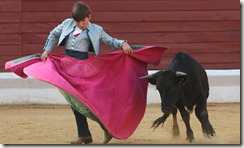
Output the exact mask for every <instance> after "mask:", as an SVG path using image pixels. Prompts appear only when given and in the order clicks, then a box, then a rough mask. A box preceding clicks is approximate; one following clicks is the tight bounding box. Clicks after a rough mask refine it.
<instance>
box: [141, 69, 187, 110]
mask: <svg viewBox="0 0 244 148" xmlns="http://www.w3.org/2000/svg"><path fill="white" fill-rule="evenodd" d="M140 79H147V80H148V82H149V83H151V84H152V85H156V88H157V90H158V91H159V94H160V97H161V101H162V102H161V109H162V112H164V113H171V112H172V111H173V108H174V107H175V104H176V102H177V101H178V100H179V99H180V97H181V94H182V92H183V86H184V85H185V84H186V82H187V74H186V73H183V72H179V71H172V70H165V71H159V72H157V73H154V74H151V75H147V76H143V77H140Z"/></svg>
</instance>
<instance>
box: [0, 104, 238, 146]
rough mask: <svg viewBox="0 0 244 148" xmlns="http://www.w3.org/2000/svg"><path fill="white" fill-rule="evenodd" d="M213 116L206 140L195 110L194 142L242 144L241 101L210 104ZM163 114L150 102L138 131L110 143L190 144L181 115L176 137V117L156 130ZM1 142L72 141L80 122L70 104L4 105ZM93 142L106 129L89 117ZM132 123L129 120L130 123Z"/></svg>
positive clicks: (46, 142) (2, 108)
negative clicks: (212, 133)
mask: <svg viewBox="0 0 244 148" xmlns="http://www.w3.org/2000/svg"><path fill="white" fill-rule="evenodd" d="M208 112H209V119H210V122H211V124H212V125H213V127H214V129H215V131H216V137H214V138H212V139H206V138H205V137H204V136H203V134H202V130H201V125H200V122H199V121H198V119H197V118H196V116H195V114H194V112H193V113H192V114H191V121H190V123H191V127H192V130H193V132H194V136H195V143H194V144H238V145H240V144H241V131H240V130H241V127H240V126H241V118H240V112H241V109H240V103H216V104H214V103H211V104H208ZM161 115H162V113H161V110H160V104H150V105H147V108H146V113H145V116H144V117H143V119H142V121H141V123H140V125H139V126H138V128H137V129H136V131H135V132H134V133H133V134H132V135H131V136H130V137H129V138H128V139H125V140H120V139H115V138H113V139H112V140H111V141H110V142H109V143H108V144H120V145H122V144H189V143H188V142H187V141H186V140H185V138H186V129H185V125H184V123H183V121H182V119H181V117H180V114H178V123H179V127H180V136H179V137H178V138H173V137H172V135H171V130H172V116H170V117H169V118H168V119H167V121H166V122H165V124H164V126H163V127H162V126H159V127H158V128H157V129H155V130H154V131H153V129H152V128H150V127H151V125H152V122H153V121H154V120H155V119H157V118H158V117H160V116H161ZM0 117H1V120H0V143H1V144H69V142H70V141H71V140H74V139H76V138H77V137H76V136H77V132H76V123H75V119H74V116H73V113H72V111H71V109H70V106H69V105H1V106H0ZM88 122H89V127H90V131H91V133H92V137H93V143H92V144H101V143H102V141H103V131H102V129H101V128H100V126H99V125H98V123H96V122H94V121H92V120H89V119H88ZM129 124H130V123H128V126H129Z"/></svg>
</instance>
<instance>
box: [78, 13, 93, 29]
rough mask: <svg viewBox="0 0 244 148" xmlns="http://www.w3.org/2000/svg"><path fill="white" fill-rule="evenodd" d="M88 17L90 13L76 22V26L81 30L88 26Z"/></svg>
mask: <svg viewBox="0 0 244 148" xmlns="http://www.w3.org/2000/svg"><path fill="white" fill-rule="evenodd" d="M90 18H91V15H89V16H88V17H85V18H84V19H83V20H81V21H79V22H76V26H77V27H79V28H80V29H82V30H85V29H86V28H87V26H88V23H89V20H90Z"/></svg>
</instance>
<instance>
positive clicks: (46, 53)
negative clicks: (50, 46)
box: [41, 51, 49, 61]
mask: <svg viewBox="0 0 244 148" xmlns="http://www.w3.org/2000/svg"><path fill="white" fill-rule="evenodd" d="M48 54H49V51H44V52H43V53H42V55H41V60H42V61H46V60H47V56H48Z"/></svg>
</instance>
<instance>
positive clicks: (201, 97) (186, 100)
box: [141, 52, 215, 142]
mask: <svg viewBox="0 0 244 148" xmlns="http://www.w3.org/2000/svg"><path fill="white" fill-rule="evenodd" d="M144 78H146V79H147V80H148V82H149V83H151V84H153V85H156V88H157V90H158V92H159V94H160V97H161V110H162V112H163V113H164V114H163V116H162V117H160V118H158V119H157V120H155V121H154V123H153V125H152V127H154V128H156V127H158V126H159V125H160V124H161V123H162V124H163V123H164V122H165V121H166V119H167V117H168V116H169V115H170V114H172V115H173V133H172V134H173V136H179V126H178V123H177V120H176V114H177V109H178V110H179V112H180V114H181V116H182V119H183V121H184V123H185V126H186V140H188V141H189V142H194V135H193V131H192V129H191V127H190V115H189V113H190V112H192V110H193V108H194V107H195V115H196V117H197V118H198V120H199V121H200V122H201V125H202V132H203V134H204V136H205V137H208V138H211V137H212V136H214V135H215V131H214V129H213V127H212V125H211V124H210V122H209V118H208V111H207V98H208V96H209V84H208V78H207V74H206V71H205V70H204V68H203V67H202V66H201V65H200V64H199V63H198V62H197V61H196V60H194V59H193V58H192V57H190V56H189V55H187V54H186V53H184V52H179V53H177V54H176V55H175V57H174V59H173V60H172V62H171V64H170V65H169V67H168V69H167V70H164V71H159V72H157V73H154V74H152V75H147V76H143V77H141V79H144Z"/></svg>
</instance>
